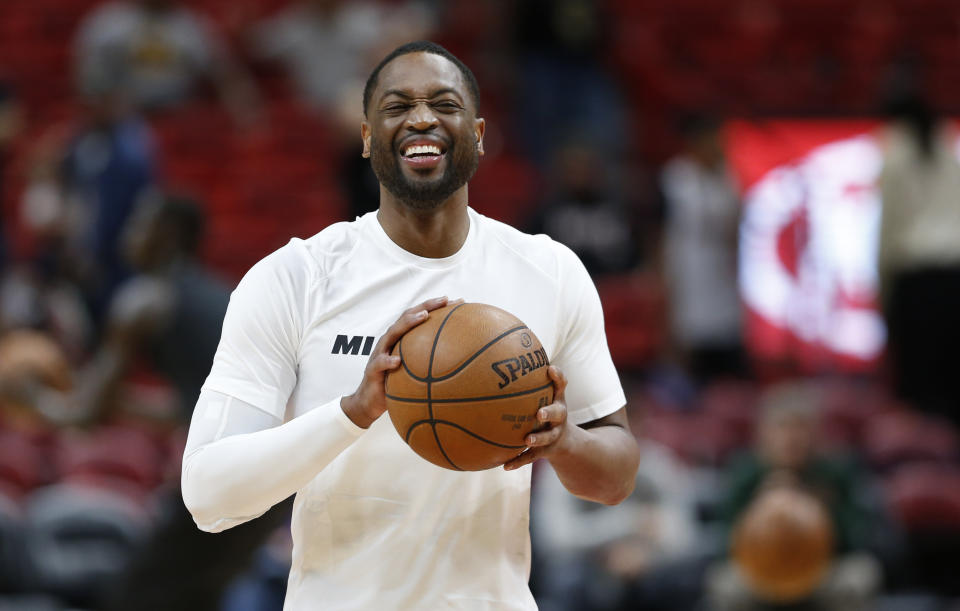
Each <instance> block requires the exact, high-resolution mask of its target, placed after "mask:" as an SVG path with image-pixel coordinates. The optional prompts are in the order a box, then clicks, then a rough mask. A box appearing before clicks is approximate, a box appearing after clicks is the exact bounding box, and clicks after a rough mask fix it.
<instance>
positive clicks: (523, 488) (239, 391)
mask: <svg viewBox="0 0 960 611" xmlns="http://www.w3.org/2000/svg"><path fill="white" fill-rule="evenodd" d="M478 98H479V95H478V87H477V85H476V80H475V78H474V77H473V75H472V73H471V72H470V70H469V69H468V68H467V67H466V66H464V65H463V64H462V63H461V62H460V61H459V60H458V59H457V58H456V57H454V56H453V55H452V54H450V53H449V52H448V51H446V50H445V49H443V48H442V47H439V46H437V45H435V44H433V43H429V42H417V43H409V44H407V45H404V46H401V47H399V48H397V49H396V50H394V51H393V52H392V53H391V54H389V55H388V56H387V57H386V58H385V59H384V60H383V61H382V62H381V64H380V65H379V66H378V67H377V68H375V69H374V71H373V73H372V75H371V77H370V79H369V81H368V83H367V87H366V88H365V93H364V114H365V117H366V118H365V120H364V121H363V122H362V125H361V136H362V139H363V147H364V148H363V150H364V153H363V154H364V156H369V157H370V160H371V163H372V165H373V169H374V171H375V172H376V174H377V177H378V179H379V181H380V184H381V188H380V208H379V211H378V212H375V213H374V212H371V213H369V214H367V215H365V216H363V217H361V218H359V219H357V220H356V221H354V222H352V223H339V224H336V225H333V226H331V227H328V228H327V229H325V230H324V231H322V232H320V233H319V234H317V235H316V236H314V237H312V238H310V239H308V240H296V239H295V240H293V241H291V242H290V243H289V244H288V245H287V246H285V247H283V248H281V249H280V250H278V251H277V252H275V253H273V254H272V255H270V256H268V257H267V258H266V259H264V260H263V261H261V262H260V263H258V264H257V265H256V266H254V267H253V268H252V269H251V270H250V272H249V273H248V274H247V276H246V277H245V278H244V279H243V281H241V283H240V285H239V286H238V288H237V290H236V291H235V292H234V293H233V295H232V297H231V301H230V306H229V309H228V312H227V317H226V319H225V321H224V327H223V334H222V338H221V342H220V347H219V349H218V351H217V356H216V358H215V359H214V364H213V369H212V371H211V373H210V376H209V377H208V378H207V381H206V384H205V385H204V390H203V392H202V393H201V396H200V400H199V401H198V404H197V407H196V410H195V411H194V417H193V421H192V423H191V430H190V436H189V439H188V442H187V449H186V451H185V454H184V464H183V497H184V501H185V503H186V505H187V507H188V508H189V509H190V511H191V513H192V514H193V516H194V519H195V520H196V522H197V524H198V525H199V526H200V528H201V529H203V530H209V531H220V530H224V529H226V528H230V527H232V526H234V525H236V524H240V523H242V522H245V521H247V520H250V519H253V518H255V517H257V516H259V515H260V514H262V513H263V512H264V511H266V510H267V509H268V508H270V507H271V506H272V505H273V504H275V503H277V502H279V501H281V500H283V499H284V498H286V497H288V496H289V495H291V494H293V493H294V492H296V493H297V498H296V502H295V504H294V512H293V524H292V530H293V540H294V551H293V566H292V569H291V574H290V580H289V584H288V591H287V600H286V607H287V608H288V609H316V608H318V607H322V608H324V609H388V608H389V609H411V608H421V609H440V608H480V607H482V608H498V609H534V608H536V604H535V602H534V600H533V597H532V595H531V593H530V590H529V588H528V586H527V579H528V576H529V568H530V538H529V530H528V522H529V495H530V473H531V468H530V466H529V465H530V463H532V462H533V461H534V460H537V459H539V458H545V459H548V460H549V461H550V462H551V463H552V466H553V468H554V470H555V471H556V472H557V475H558V476H559V478H560V480H561V481H562V482H563V484H564V485H565V486H566V488H567V489H568V490H570V491H571V492H573V493H574V494H576V495H577V496H580V497H582V498H585V499H589V500H594V501H598V502H603V503H607V504H614V503H619V502H620V501H622V500H623V499H624V498H626V497H627V496H628V495H629V494H630V492H631V490H632V487H633V481H634V476H635V474H636V470H637V464H638V448H637V445H636V441H635V439H634V437H633V435H632V434H631V433H630V431H629V428H628V424H627V418H626V413H625V408H624V404H625V400H624V395H623V390H622V389H621V387H620V383H619V380H618V379H617V375H616V371H615V370H614V367H613V363H612V361H611V359H610V355H609V352H608V350H607V346H606V340H605V337H604V334H603V318H602V312H601V309H600V301H599V299H598V297H597V293H596V290H595V289H594V287H593V285H592V284H591V282H590V279H589V276H588V275H587V273H586V270H585V269H584V268H583V265H582V264H580V262H579V261H578V260H577V259H576V257H575V256H574V255H573V254H572V253H571V252H570V251H569V250H568V249H566V248H565V247H562V246H560V245H558V244H556V243H555V242H552V241H551V240H550V239H549V238H546V237H544V236H538V237H531V236H527V235H524V234H521V233H520V232H518V231H516V230H514V229H512V228H510V227H507V226H505V225H503V224H500V223H497V222H495V221H492V220H490V219H487V218H485V217H483V216H481V215H479V214H477V213H476V212H474V211H473V210H471V209H470V208H469V207H468V205H467V202H468V198H467V181H468V180H469V179H470V178H471V176H472V175H473V173H474V171H475V170H476V168H477V165H478V163H479V156H480V155H481V154H482V153H483V134H484V121H483V119H480V118H478V117H477V102H478ZM438 292H440V293H442V292H446V293H448V294H452V295H457V296H459V297H461V298H463V299H466V300H469V301H479V302H486V303H490V304H492V305H495V306H498V307H501V308H503V309H506V310H507V311H510V312H512V313H514V314H515V315H517V316H518V317H519V318H520V319H521V320H523V321H524V322H525V323H526V324H527V325H528V326H529V327H530V328H531V329H532V330H533V331H534V332H535V333H536V334H537V337H538V338H539V339H540V340H541V342H542V343H543V345H544V347H545V348H546V350H547V353H548V354H549V355H550V357H551V359H552V362H553V363H554V364H555V365H556V366H553V367H551V368H550V373H551V377H552V379H553V380H554V383H555V384H556V390H557V399H556V402H555V403H553V404H551V405H549V406H546V407H544V408H541V410H540V411H539V412H538V417H539V418H540V420H541V422H542V423H543V424H544V427H545V428H544V430H542V431H541V432H538V433H535V434H532V435H530V436H529V438H528V439H527V444H528V446H529V447H528V449H527V450H526V451H525V452H524V453H523V454H521V455H520V456H519V457H517V458H515V459H514V460H512V461H510V462H508V463H507V464H506V465H505V466H504V468H503V469H491V470H487V471H481V472H471V473H464V472H455V471H451V470H446V469H442V468H439V467H435V466H433V465H431V464H430V463H428V462H426V461H424V460H422V459H421V458H419V457H418V456H416V455H415V454H414V453H413V452H412V451H411V450H410V448H409V447H407V446H406V445H405V444H404V442H403V440H402V439H401V438H400V437H399V436H398V435H397V433H396V431H395V430H394V428H393V425H392V424H391V422H390V420H389V418H383V417H382V416H383V413H384V411H385V402H384V388H383V386H384V376H385V374H386V373H387V372H388V371H390V370H393V369H396V368H397V367H398V366H399V365H400V361H399V358H396V357H393V356H391V354H390V351H391V349H392V348H393V345H394V344H395V343H396V342H397V341H398V340H399V338H400V337H401V336H402V335H403V334H404V333H405V332H406V331H408V330H409V329H411V328H413V327H414V326H416V325H417V324H419V323H421V322H423V321H424V320H426V319H427V318H428V317H429V316H430V311H431V310H435V309H437V308H439V307H441V306H443V305H446V304H447V303H448V299H447V298H446V297H440V298H431V299H427V300H424V297H425V296H427V295H430V294H436V293H438ZM414 303H415V304H417V305H414V306H413V307H408V309H406V311H404V312H403V314H401V315H400V317H399V319H397V318H396V316H397V311H398V310H401V309H402V308H403V307H405V306H408V305H409V304H414ZM344 334H346V335H349V336H355V335H359V336H365V337H366V336H379V338H380V339H379V341H378V342H377V344H376V346H375V347H374V348H373V350H372V352H371V353H370V354H369V358H367V359H364V358H363V357H362V356H360V355H351V354H342V353H341V351H338V350H337V348H336V343H335V340H336V338H337V336H338V335H344ZM364 361H365V362H364ZM561 369H562V370H563V372H564V373H561V371H560V370H561ZM568 380H569V385H568ZM358 382H359V385H358ZM568 406H569V407H568Z"/></svg>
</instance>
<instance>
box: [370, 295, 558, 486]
mask: <svg viewBox="0 0 960 611" xmlns="http://www.w3.org/2000/svg"><path fill="white" fill-rule="evenodd" d="M393 354H395V355H399V356H400V359H401V365H400V367H399V368H398V369H396V370H393V371H391V372H390V373H389V374H388V375H387V379H386V397H387V411H388V412H389V413H390V420H391V421H393V425H394V427H396V429H397V432H398V433H399V434H400V437H401V438H402V439H403V440H404V441H405V442H406V443H407V445H409V446H410V447H411V448H412V449H413V451H414V452H416V453H417V454H419V455H420V456H422V457H423V458H425V459H426V460H428V461H430V462H432V463H433V464H435V465H438V466H440V467H444V468H447V469H453V470H456V471H481V470H483V469H491V468H493V467H498V466H500V465H502V464H503V463H505V462H507V461H508V460H510V459H511V458H514V457H515V456H517V455H518V454H520V453H521V452H522V451H523V450H524V448H525V447H526V444H525V443H524V438H525V437H526V436H527V434H529V433H530V432H531V431H533V430H535V429H537V428H538V423H537V410H538V409H539V408H540V407H541V406H544V405H548V404H550V403H552V402H553V382H552V381H551V380H550V377H549V376H548V374H547V365H548V364H549V360H548V358H547V354H546V351H545V350H544V348H543V346H542V345H541V344H540V340H538V339H537V337H536V335H534V333H533V331H531V330H530V329H529V328H528V327H527V326H526V325H525V324H523V322H521V321H520V320H519V319H517V317H515V316H513V315H512V314H510V313H508V312H505V311H504V310H501V309H500V308H496V307H493V306H490V305H486V304H482V303H461V304H456V305H449V306H446V307H443V308H440V309H437V310H434V311H432V312H430V316H429V318H428V319H427V320H426V321H424V322H423V323H422V324H420V325H418V326H416V327H414V328H413V329H411V330H410V331H408V332H407V333H406V335H404V336H403V337H402V338H401V339H400V341H399V342H397V344H396V346H394V349H393Z"/></svg>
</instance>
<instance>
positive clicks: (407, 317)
mask: <svg viewBox="0 0 960 611" xmlns="http://www.w3.org/2000/svg"><path fill="white" fill-rule="evenodd" d="M446 299H447V298H446V297H439V298H437V299H428V300H427V301H424V302H423V303H421V304H418V305H416V306H414V307H412V308H410V309H408V310H405V311H404V312H403V314H401V315H400V318H398V319H397V322H395V323H393V324H392V325H390V328H389V329H387V331H386V333H384V334H383V337H381V338H380V341H378V342H377V351H378V352H389V351H391V350H393V346H394V344H396V343H397V342H398V341H400V338H401V337H403V336H404V334H405V333H406V332H407V331H409V330H410V329H412V328H414V327H416V326H417V325H419V324H420V323H422V322H423V321H425V320H426V319H427V318H428V317H429V315H430V310H429V309H428V308H432V309H434V310H435V309H437V308H438V307H440V306H438V305H437V303H438V302H442V303H443V304H445V303H446Z"/></svg>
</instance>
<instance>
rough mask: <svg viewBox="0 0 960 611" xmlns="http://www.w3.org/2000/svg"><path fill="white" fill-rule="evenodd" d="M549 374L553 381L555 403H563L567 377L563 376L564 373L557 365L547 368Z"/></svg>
mask: <svg viewBox="0 0 960 611" xmlns="http://www.w3.org/2000/svg"><path fill="white" fill-rule="evenodd" d="M547 373H548V374H549V375H550V379H551V380H553V395H554V396H553V400H554V402H559V401H563V392H564V391H565V390H566V389H567V376H565V375H563V372H562V371H560V368H559V367H557V366H556V365H550V366H549V367H548V368H547Z"/></svg>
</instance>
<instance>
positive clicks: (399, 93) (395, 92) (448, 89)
mask: <svg viewBox="0 0 960 611" xmlns="http://www.w3.org/2000/svg"><path fill="white" fill-rule="evenodd" d="M445 93H451V94H453V95H455V96H456V97H457V99H459V100H461V101H462V100H463V97H462V96H461V95H460V92H458V91H457V90H456V89H453V88H451V87H441V88H440V89H435V90H434V91H433V92H431V93H430V95H429V96H428V97H429V98H430V99H433V98H435V97H437V96H439V95H443V94H445ZM391 95H395V96H399V97H401V98H405V99H407V100H409V99H411V98H413V96H412V95H410V94H409V93H407V92H405V91H401V90H400V89H387V90H386V91H384V92H383V95H382V96H380V99H381V100H383V99H384V98H387V97H389V96H391Z"/></svg>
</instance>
